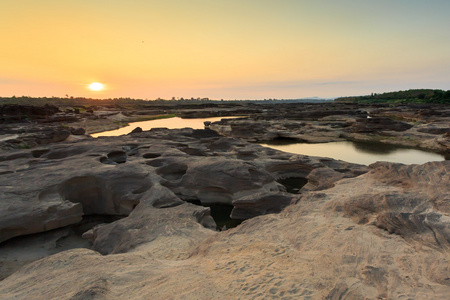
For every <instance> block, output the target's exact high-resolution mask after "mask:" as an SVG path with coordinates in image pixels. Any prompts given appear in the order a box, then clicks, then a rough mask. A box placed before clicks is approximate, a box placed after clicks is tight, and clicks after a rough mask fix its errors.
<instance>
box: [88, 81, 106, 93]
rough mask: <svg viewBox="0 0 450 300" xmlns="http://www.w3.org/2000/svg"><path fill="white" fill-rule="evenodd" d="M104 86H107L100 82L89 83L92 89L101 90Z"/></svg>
mask: <svg viewBox="0 0 450 300" xmlns="http://www.w3.org/2000/svg"><path fill="white" fill-rule="evenodd" d="M104 88H105V87H104V86H103V83H100V82H93V83H91V84H90V85H89V89H90V90H92V91H101V90H103V89H104Z"/></svg>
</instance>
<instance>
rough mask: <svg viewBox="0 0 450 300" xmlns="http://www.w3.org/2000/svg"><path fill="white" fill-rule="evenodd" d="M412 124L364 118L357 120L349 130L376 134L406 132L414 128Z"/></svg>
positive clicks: (385, 119) (386, 119) (387, 119)
mask: <svg viewBox="0 0 450 300" xmlns="http://www.w3.org/2000/svg"><path fill="white" fill-rule="evenodd" d="M412 127H413V125H412V124H408V123H405V122H400V121H395V120H392V119H389V118H379V117H378V118H364V119H356V122H355V123H353V124H352V126H350V127H349V128H348V131H350V132H357V133H375V132H380V131H392V130H393V131H405V130H408V129H410V128H412Z"/></svg>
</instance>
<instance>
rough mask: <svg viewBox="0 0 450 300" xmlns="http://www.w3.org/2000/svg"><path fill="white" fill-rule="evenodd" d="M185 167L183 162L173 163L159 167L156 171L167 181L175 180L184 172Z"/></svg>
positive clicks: (185, 170)
mask: <svg viewBox="0 0 450 300" xmlns="http://www.w3.org/2000/svg"><path fill="white" fill-rule="evenodd" d="M187 169H188V167H187V165H185V164H178V163H174V164H170V165H167V166H165V167H161V168H159V169H158V170H157V171H156V173H157V174H158V175H160V176H161V177H162V178H164V179H166V180H168V181H177V180H180V179H181V178H182V177H183V176H184V174H186V172H187Z"/></svg>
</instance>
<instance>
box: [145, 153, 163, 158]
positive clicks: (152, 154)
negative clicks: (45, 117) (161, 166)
mask: <svg viewBox="0 0 450 300" xmlns="http://www.w3.org/2000/svg"><path fill="white" fill-rule="evenodd" d="M160 156H161V154H159V153H153V152H149V153H145V154H144V155H142V157H143V158H157V157H160Z"/></svg>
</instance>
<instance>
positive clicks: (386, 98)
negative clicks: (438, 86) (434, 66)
mask: <svg viewBox="0 0 450 300" xmlns="http://www.w3.org/2000/svg"><path fill="white" fill-rule="evenodd" d="M334 101H335V102H350V103H440V104H450V90H449V91H443V90H430V89H417V90H407V91H398V92H389V93H383V94H376V93H372V94H371V95H367V96H355V97H341V98H336V99H335V100H334Z"/></svg>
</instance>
